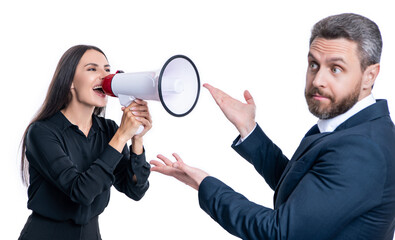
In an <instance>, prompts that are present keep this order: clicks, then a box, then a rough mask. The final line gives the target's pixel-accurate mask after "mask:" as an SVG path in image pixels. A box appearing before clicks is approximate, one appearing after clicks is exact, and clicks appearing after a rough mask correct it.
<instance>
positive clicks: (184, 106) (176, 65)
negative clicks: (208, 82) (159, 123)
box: [102, 55, 200, 117]
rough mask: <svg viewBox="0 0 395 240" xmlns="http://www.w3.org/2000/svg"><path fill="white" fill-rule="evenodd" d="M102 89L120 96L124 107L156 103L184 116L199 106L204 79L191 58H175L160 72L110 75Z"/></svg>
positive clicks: (105, 79) (169, 60) (170, 111)
mask: <svg viewBox="0 0 395 240" xmlns="http://www.w3.org/2000/svg"><path fill="white" fill-rule="evenodd" d="M102 88H103V91H104V92H105V93H106V94H107V95H110V96H113V97H118V98H119V101H120V103H121V105H122V106H128V105H130V104H131V103H132V101H133V100H134V99H136V98H139V99H143V100H155V101H160V102H161V103H162V106H163V107H164V108H165V109H166V111H167V112H168V113H169V114H171V115H173V116H175V117H183V116H185V115H187V114H189V113H190V112H191V111H192V110H193V109H194V107H195V106H196V103H197V101H198V99H199V94H200V78H199V73H198V71H197V68H196V66H195V64H194V63H193V62H192V60H191V59H189V58H188V57H186V56H184V55H175V56H173V57H171V58H169V59H168V60H167V61H166V62H165V64H164V65H163V67H162V68H161V69H160V70H158V71H152V72H135V73H124V72H119V71H118V72H117V73H115V74H110V75H108V76H106V77H105V78H104V80H103V83H102Z"/></svg>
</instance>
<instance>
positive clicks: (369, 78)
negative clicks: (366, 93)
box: [362, 63, 380, 89]
mask: <svg viewBox="0 0 395 240" xmlns="http://www.w3.org/2000/svg"><path fill="white" fill-rule="evenodd" d="M379 72H380V63H376V64H373V65H370V66H368V67H367V68H366V69H365V72H364V73H363V79H362V89H372V88H373V85H374V82H375V81H376V78H377V76H378V75H379Z"/></svg>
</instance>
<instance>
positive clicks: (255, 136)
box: [232, 125, 289, 190]
mask: <svg viewBox="0 0 395 240" xmlns="http://www.w3.org/2000/svg"><path fill="white" fill-rule="evenodd" d="M239 138H240V136H239V137H238V138H236V140H235V141H234V142H233V144H232V148H233V149H234V150H235V151H236V152H237V153H238V154H239V155H240V156H242V157H243V158H244V159H246V160H247V161H248V162H250V163H251V164H252V165H253V166H254V167H255V169H256V170H257V172H258V173H259V174H260V175H261V176H262V177H264V179H265V181H266V183H267V184H268V185H269V186H270V187H271V188H272V189H273V190H274V189H275V188H276V186H277V183H278V181H279V179H280V177H281V174H282V173H283V171H284V169H285V167H286V166H287V164H288V162H289V160H288V158H287V157H286V156H285V155H284V154H283V153H282V151H281V149H280V148H279V147H277V146H276V145H275V144H274V143H273V142H272V141H271V140H270V139H269V138H268V137H267V136H266V134H265V133H264V132H263V131H262V129H261V128H260V126H259V125H257V126H256V128H255V130H254V131H253V132H252V133H251V135H250V136H248V138H247V139H246V140H244V141H243V142H242V143H241V144H239V145H237V146H236V143H237V142H238V140H239Z"/></svg>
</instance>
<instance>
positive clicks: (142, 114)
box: [131, 99, 152, 139]
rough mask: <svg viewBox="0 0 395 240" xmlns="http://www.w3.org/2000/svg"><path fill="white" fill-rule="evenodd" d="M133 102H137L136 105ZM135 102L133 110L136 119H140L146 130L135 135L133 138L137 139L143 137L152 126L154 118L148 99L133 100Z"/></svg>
mask: <svg viewBox="0 0 395 240" xmlns="http://www.w3.org/2000/svg"><path fill="white" fill-rule="evenodd" d="M133 103H135V105H133ZM133 103H132V105H133V106H132V107H131V111H132V113H133V115H134V116H135V117H136V120H137V121H139V122H140V123H141V125H143V127H144V130H143V131H142V132H141V133H139V134H137V135H134V136H133V138H135V139H137V138H142V137H143V136H144V135H145V134H146V133H147V132H148V131H149V130H150V129H151V128H152V119H151V114H150V113H149V109H148V104H147V102H146V101H143V100H141V99H136V100H134V101H133Z"/></svg>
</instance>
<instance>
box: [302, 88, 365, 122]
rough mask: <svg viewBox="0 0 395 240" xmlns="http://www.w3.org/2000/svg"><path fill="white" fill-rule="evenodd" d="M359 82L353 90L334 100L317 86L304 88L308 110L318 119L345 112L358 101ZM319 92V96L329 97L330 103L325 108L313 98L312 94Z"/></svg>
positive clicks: (329, 117)
mask: <svg viewBox="0 0 395 240" xmlns="http://www.w3.org/2000/svg"><path fill="white" fill-rule="evenodd" d="M360 87H361V84H358V86H356V88H355V89H354V91H353V92H352V93H351V94H350V95H348V96H347V97H345V98H343V99H339V101H337V102H336V101H335V98H334V97H333V96H331V95H328V94H325V93H323V92H321V90H320V89H318V88H311V89H310V90H309V91H307V90H305V98H306V102H307V105H308V107H309V110H310V112H311V113H312V114H313V115H314V116H316V117H318V118H319V119H331V118H334V117H336V116H338V115H340V114H343V113H345V112H347V111H348V110H349V109H350V108H352V106H354V104H355V103H357V102H358V99H359V94H360ZM315 94H319V95H320V96H323V97H326V98H328V99H329V101H330V104H329V106H327V107H325V108H320V105H321V102H320V101H318V100H315V99H314V98H313V95H315Z"/></svg>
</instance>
